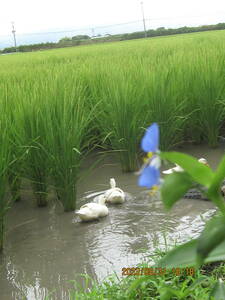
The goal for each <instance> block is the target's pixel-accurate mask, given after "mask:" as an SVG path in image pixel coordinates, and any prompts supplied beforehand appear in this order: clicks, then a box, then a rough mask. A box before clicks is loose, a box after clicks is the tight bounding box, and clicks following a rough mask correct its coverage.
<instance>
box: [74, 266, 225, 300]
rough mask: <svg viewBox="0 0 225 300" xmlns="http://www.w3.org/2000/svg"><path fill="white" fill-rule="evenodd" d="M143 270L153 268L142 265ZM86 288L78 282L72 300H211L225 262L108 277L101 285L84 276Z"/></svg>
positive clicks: (224, 270) (224, 269) (222, 276)
mask: <svg viewBox="0 0 225 300" xmlns="http://www.w3.org/2000/svg"><path fill="white" fill-rule="evenodd" d="M139 267H141V268H148V269H146V271H147V270H148V271H149V270H150V268H151V267H150V266H148V265H146V264H142V265H140V266H139ZM82 277H83V283H84V284H83V285H79V284H78V283H77V282H76V281H72V282H73V283H74V288H72V289H71V290H70V291H69V299H70V300H89V299H95V300H103V299H104V300H105V299H109V300H111V299H115V300H128V299H129V300H132V299H133V300H136V299H146V300H147V299H148V300H153V299H159V300H161V299H167V300H170V299H173V300H180V299H188V300H197V299H202V300H204V299H205V300H206V299H207V300H208V299H210V298H209V296H210V293H211V291H212V290H213V287H214V285H215V283H216V282H217V280H218V279H219V278H221V279H223V280H224V278H225V265H224V263H218V264H214V265H213V264H208V265H204V266H203V267H202V268H201V269H200V270H194V269H193V268H189V269H179V268H177V269H171V270H166V272H165V274H164V275H146V276H145V275H142V276H127V277H123V278H119V277H118V276H116V275H111V276H109V277H107V278H106V279H105V280H104V281H103V282H102V283H101V284H98V283H97V282H94V281H93V280H92V279H91V278H90V277H89V276H88V275H82Z"/></svg>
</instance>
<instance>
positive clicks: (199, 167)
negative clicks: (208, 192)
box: [160, 152, 214, 187]
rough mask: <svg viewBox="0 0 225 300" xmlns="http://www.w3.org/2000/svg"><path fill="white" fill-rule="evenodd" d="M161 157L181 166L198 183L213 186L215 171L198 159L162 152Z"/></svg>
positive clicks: (176, 153) (177, 153) (182, 154)
mask: <svg viewBox="0 0 225 300" xmlns="http://www.w3.org/2000/svg"><path fill="white" fill-rule="evenodd" d="M160 156H161V158H162V159H166V160H169V161H171V162H172V163H174V164H178V165H179V166H181V167H182V168H183V169H184V170H185V171H186V172H187V173H188V174H189V175H191V176H192V177H193V179H194V180H195V181H196V182H197V183H200V184H202V185H204V186H206V187H209V186H210V185H211V182H212V179H213V178H214V173H213V171H212V170H211V169H210V168H209V167H208V166H206V165H203V164H202V163H200V162H198V160H197V159H196V158H194V157H192V156H190V155H187V154H184V153H179V152H161V153H160Z"/></svg>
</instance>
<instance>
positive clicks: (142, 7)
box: [141, 1, 147, 38]
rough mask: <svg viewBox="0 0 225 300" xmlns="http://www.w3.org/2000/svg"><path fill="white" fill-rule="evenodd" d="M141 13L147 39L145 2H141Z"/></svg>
mask: <svg viewBox="0 0 225 300" xmlns="http://www.w3.org/2000/svg"><path fill="white" fill-rule="evenodd" d="M141 12H142V18H143V26H144V32H145V38H146V37H147V31H146V25H145V15H144V5H143V1H141Z"/></svg>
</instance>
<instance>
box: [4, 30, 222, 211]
mask: <svg viewBox="0 0 225 300" xmlns="http://www.w3.org/2000/svg"><path fill="white" fill-rule="evenodd" d="M224 48H225V42H224V31H218V32H206V33H204V34H203V33H200V34H190V35H179V36H174V37H170V38H158V39H154V40H147V39H143V40H138V41H127V42H123V43H114V44H104V45H95V46H93V47H87V46H83V47H79V48H67V49H57V50H54V51H45V52H39V53H27V54H21V53H18V54H15V55H13V56H1V57H0V63H1V70H0V91H1V93H0V102H1V103H3V104H4V105H2V106H1V107H2V108H1V109H2V111H1V115H0V122H1V126H2V128H3V130H2V136H1V138H2V139H3V141H4V143H2V144H4V147H6V148H4V147H1V151H3V152H4V151H5V152H7V153H8V156H7V159H5V158H4V153H5V152H4V153H3V152H2V156H1V154H0V160H2V167H1V168H2V172H3V173H2V174H3V175H4V176H3V179H2V180H1V185H3V186H2V188H1V191H2V192H3V191H4V189H5V188H6V181H8V183H9V187H10V189H11V191H12V195H13V198H14V199H15V200H17V199H19V194H20V184H21V180H22V179H23V178H27V179H28V180H30V182H31V185H32V187H33V191H34V193H35V195H36V199H37V205H38V206H44V205H47V198H48V197H47V196H48V189H49V187H50V186H53V187H54V189H55V192H56V194H57V196H58V199H59V200H60V201H61V202H62V204H63V207H64V210H65V211H69V210H73V209H75V207H76V186H77V182H78V180H79V177H80V176H79V169H80V164H81V162H82V160H83V159H84V158H85V156H86V155H87V153H88V152H89V151H90V150H91V149H92V148H93V147H98V148H100V149H101V150H102V149H104V150H106V151H115V153H117V154H118V157H119V159H120V162H121V168H122V170H123V171H134V170H137V169H138V168H139V143H140V139H141V136H142V135H143V132H144V129H145V128H146V127H147V126H148V125H149V124H151V123H152V122H157V123H158V124H159V125H160V131H161V132H160V134H161V145H160V149H161V150H168V149H171V148H173V147H174V146H176V145H179V144H182V143H184V142H195V143H208V144H209V145H211V146H216V145H217V144H218V139H219V136H221V135H222V136H223V135H224V103H225V83H224V80H223V77H224V64H225V51H224ZM12 87H13V88H12ZM9 124H10V125H9ZM12 125H13V126H12ZM5 131H6V132H5ZM4 132H5V133H4ZM4 134H5V136H4ZM1 157H2V158H1ZM11 162H12V163H11ZM0 171H1V169H0ZM3 199H4V197H3V196H2V198H1V200H0V203H1V204H2V207H1V212H2V215H3V212H4V214H5V211H6V209H8V207H9V205H8V200H7V201H5V200H4V201H3Z"/></svg>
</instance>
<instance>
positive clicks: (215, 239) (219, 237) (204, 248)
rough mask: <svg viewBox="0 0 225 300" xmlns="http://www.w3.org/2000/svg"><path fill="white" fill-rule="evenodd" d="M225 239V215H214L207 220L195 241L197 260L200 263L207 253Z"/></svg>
mask: <svg viewBox="0 0 225 300" xmlns="http://www.w3.org/2000/svg"><path fill="white" fill-rule="evenodd" d="M223 241H225V217H224V216H222V217H214V218H213V219H211V220H210V221H209V222H207V224H206V226H205V229H204V230H203V232H202V233H201V235H200V237H199V238H198V242H197V261H198V264H199V265H201V264H202V263H203V262H204V259H205V258H206V257H207V256H208V254H209V253H210V252H211V251H212V250H213V249H214V248H216V247H217V246H218V245H219V244H221V243H222V242H223Z"/></svg>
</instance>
